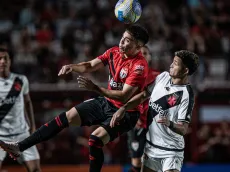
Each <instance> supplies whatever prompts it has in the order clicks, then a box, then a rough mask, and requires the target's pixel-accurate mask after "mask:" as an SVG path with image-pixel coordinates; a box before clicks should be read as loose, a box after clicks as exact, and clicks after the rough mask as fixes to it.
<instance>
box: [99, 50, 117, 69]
mask: <svg viewBox="0 0 230 172" xmlns="http://www.w3.org/2000/svg"><path fill="white" fill-rule="evenodd" d="M112 50H113V48H110V49H108V50H107V51H106V52H104V54H102V55H100V56H98V57H97V58H98V59H100V60H101V61H102V63H103V64H104V65H105V66H106V65H107V64H108V63H109V58H110V56H111V53H112Z"/></svg>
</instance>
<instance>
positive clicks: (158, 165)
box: [142, 154, 183, 172]
mask: <svg viewBox="0 0 230 172" xmlns="http://www.w3.org/2000/svg"><path fill="white" fill-rule="evenodd" d="M142 163H143V165H144V166H146V167H148V168H150V169H152V170H154V171H161V172H162V171H163V172H164V171H167V170H178V171H181V168H182V165H183V158H181V157H168V158H153V157H149V156H147V155H146V154H144V155H143V157H142Z"/></svg>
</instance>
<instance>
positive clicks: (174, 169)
mask: <svg viewBox="0 0 230 172" xmlns="http://www.w3.org/2000/svg"><path fill="white" fill-rule="evenodd" d="M182 165H183V158H180V157H170V158H164V160H163V161H162V171H164V172H180V171H181V168H182Z"/></svg>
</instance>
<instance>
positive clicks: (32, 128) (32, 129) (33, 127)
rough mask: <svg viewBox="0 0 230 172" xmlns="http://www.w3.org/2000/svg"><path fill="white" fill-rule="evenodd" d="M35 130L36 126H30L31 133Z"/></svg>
mask: <svg viewBox="0 0 230 172" xmlns="http://www.w3.org/2000/svg"><path fill="white" fill-rule="evenodd" d="M35 131H36V127H35V126H32V127H30V134H33V133H34V132H35Z"/></svg>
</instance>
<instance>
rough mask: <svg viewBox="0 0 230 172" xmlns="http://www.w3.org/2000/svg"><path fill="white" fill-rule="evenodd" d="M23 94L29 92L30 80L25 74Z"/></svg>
mask: <svg viewBox="0 0 230 172" xmlns="http://www.w3.org/2000/svg"><path fill="white" fill-rule="evenodd" d="M22 93H23V95H25V94H28V93H29V81H28V79H27V77H26V76H23V89H22Z"/></svg>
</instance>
